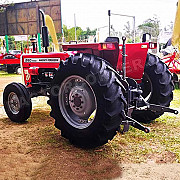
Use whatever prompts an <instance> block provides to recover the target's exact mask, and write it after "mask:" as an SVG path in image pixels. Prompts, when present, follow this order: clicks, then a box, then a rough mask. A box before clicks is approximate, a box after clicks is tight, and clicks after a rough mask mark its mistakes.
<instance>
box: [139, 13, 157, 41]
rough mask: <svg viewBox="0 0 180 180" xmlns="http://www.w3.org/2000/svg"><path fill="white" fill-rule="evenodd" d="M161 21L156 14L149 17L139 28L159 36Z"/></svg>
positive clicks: (143, 31)
mask: <svg viewBox="0 0 180 180" xmlns="http://www.w3.org/2000/svg"><path fill="white" fill-rule="evenodd" d="M159 22H160V21H159V20H158V18H157V16H154V17H153V18H152V19H151V18H149V19H147V20H145V21H144V23H143V24H141V25H139V26H138V30H141V31H142V33H149V34H151V35H152V36H153V37H158V35H159V32H160V29H159Z"/></svg>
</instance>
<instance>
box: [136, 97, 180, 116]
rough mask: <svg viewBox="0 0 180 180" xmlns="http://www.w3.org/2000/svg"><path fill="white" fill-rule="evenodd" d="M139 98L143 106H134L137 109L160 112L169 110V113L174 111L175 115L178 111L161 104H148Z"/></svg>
mask: <svg viewBox="0 0 180 180" xmlns="http://www.w3.org/2000/svg"><path fill="white" fill-rule="evenodd" d="M141 100H142V102H143V104H144V106H141V107H137V108H136V109H137V110H151V111H154V112H162V113H164V112H169V113H174V114H176V115H177V114H178V113H179V112H178V111H177V110H175V109H172V108H169V107H166V106H161V105H156V104H149V103H147V102H146V101H145V100H144V98H143V97H141Z"/></svg>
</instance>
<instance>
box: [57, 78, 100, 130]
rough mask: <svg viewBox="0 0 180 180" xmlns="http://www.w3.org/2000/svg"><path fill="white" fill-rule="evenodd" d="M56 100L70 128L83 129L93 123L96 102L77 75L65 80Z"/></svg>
mask: <svg viewBox="0 0 180 180" xmlns="http://www.w3.org/2000/svg"><path fill="white" fill-rule="evenodd" d="M58 100H59V107H60V111H61V113H62V115H63V117H64V118H65V120H66V121H67V122H68V123H69V124H70V125H71V126H73V127H75V128H78V129H84V128H87V127H89V126H90V125H91V124H92V122H93V121H94V119H95V115H96V111H97V101H96V97H95V93H94V91H93V89H92V87H91V86H90V84H89V83H88V82H87V81H86V80H85V79H84V78H82V77H80V76H77V75H72V76H70V77H68V78H66V79H65V80H64V81H63V83H62V84H61V86H60V89H59V96H58Z"/></svg>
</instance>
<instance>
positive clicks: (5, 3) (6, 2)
mask: <svg viewBox="0 0 180 180" xmlns="http://www.w3.org/2000/svg"><path fill="white" fill-rule="evenodd" d="M12 5H13V3H10V2H9V0H1V2H0V12H3V11H4V9H5V8H6V7H8V6H12Z"/></svg>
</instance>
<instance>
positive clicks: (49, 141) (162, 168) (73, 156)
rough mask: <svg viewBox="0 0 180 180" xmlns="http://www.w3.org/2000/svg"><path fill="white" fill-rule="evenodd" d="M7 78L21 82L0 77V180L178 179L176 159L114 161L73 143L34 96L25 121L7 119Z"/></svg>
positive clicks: (18, 78)
mask: <svg viewBox="0 0 180 180" xmlns="http://www.w3.org/2000/svg"><path fill="white" fill-rule="evenodd" d="M10 82H21V77H20V76H17V77H0V85H1V86H0V180H1V179H2V180H12V179H17V180H31V179H47V180H55V179H63V180H64V179H68V180H69V179H74V180H76V179H78V180H79V179H84V180H91V179H114V180H119V179H123V180H126V179H127V180H130V179H132V180H136V179H148V180H151V179H152V180H156V179H157V180H170V179H171V180H179V179H180V164H179V163H156V161H153V159H151V160H150V161H149V162H147V163H139V164H132V163H125V162H118V161H117V160H115V159H109V158H106V157H104V156H101V155H100V154H98V152H97V151H96V150H83V149H80V148H77V147H74V146H73V145H71V144H70V143H69V142H68V141H67V140H65V139H64V138H62V137H61V136H60V132H59V131H58V130H56V129H55V128H54V126H53V123H54V120H53V119H52V118H51V117H50V116H49V112H50V109H49V107H48V106H47V105H43V106H44V108H45V109H46V111H43V110H41V111H39V107H40V106H42V105H41V103H42V102H39V101H41V100H39V101H38V100H34V103H33V108H34V110H33V112H32V115H31V118H30V119H29V121H28V122H27V123H23V124H17V123H13V122H11V121H10V120H9V119H8V118H7V116H6V114H5V112H4V110H3V103H2V92H3V89H4V87H5V86H6V84H8V83H10ZM38 103H39V107H38V105H37V104H38Z"/></svg>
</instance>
